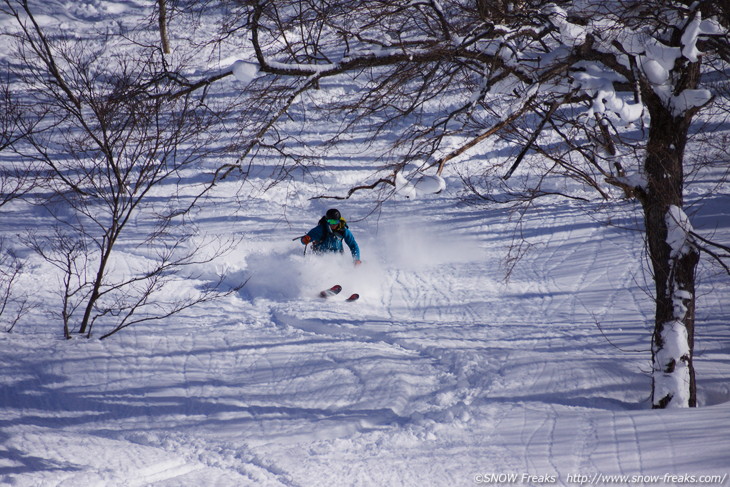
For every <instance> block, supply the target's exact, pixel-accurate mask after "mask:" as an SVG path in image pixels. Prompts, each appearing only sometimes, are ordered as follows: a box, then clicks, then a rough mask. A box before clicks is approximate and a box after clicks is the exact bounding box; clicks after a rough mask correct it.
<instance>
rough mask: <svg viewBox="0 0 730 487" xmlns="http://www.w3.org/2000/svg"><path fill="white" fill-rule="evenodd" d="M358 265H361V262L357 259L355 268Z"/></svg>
mask: <svg viewBox="0 0 730 487" xmlns="http://www.w3.org/2000/svg"><path fill="white" fill-rule="evenodd" d="M360 264H362V261H361V260H359V259H358V260H356V261H355V267H357V266H359V265H360Z"/></svg>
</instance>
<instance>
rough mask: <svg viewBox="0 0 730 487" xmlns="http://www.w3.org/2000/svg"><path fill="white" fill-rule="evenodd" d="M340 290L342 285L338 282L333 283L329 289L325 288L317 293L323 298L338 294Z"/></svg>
mask: <svg viewBox="0 0 730 487" xmlns="http://www.w3.org/2000/svg"><path fill="white" fill-rule="evenodd" d="M340 291H342V286H340V285H339V284H335V285H334V286H332V287H331V288H329V289H325V290H324V291H322V292H321V293H319V295H320V297H323V298H329V297H330V296H334V295H335V294H339V292H340Z"/></svg>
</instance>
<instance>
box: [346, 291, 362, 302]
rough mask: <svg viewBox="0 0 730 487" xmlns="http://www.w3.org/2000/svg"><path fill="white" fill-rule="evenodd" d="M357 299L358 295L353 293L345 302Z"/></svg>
mask: <svg viewBox="0 0 730 487" xmlns="http://www.w3.org/2000/svg"><path fill="white" fill-rule="evenodd" d="M358 299H360V295H359V294H357V293H355V294H353V295H351V296H350V297H349V298H347V299H346V300H345V301H357V300H358Z"/></svg>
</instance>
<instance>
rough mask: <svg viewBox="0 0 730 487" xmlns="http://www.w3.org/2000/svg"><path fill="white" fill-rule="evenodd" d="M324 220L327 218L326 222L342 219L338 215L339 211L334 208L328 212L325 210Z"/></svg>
mask: <svg viewBox="0 0 730 487" xmlns="http://www.w3.org/2000/svg"><path fill="white" fill-rule="evenodd" d="M325 218H327V219H328V220H339V219H340V218H342V215H340V210H338V209H336V208H330V209H329V210H327V213H326V214H325Z"/></svg>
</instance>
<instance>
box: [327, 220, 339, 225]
mask: <svg viewBox="0 0 730 487" xmlns="http://www.w3.org/2000/svg"><path fill="white" fill-rule="evenodd" d="M327 223H329V224H330V225H339V224H340V220H327Z"/></svg>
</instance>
